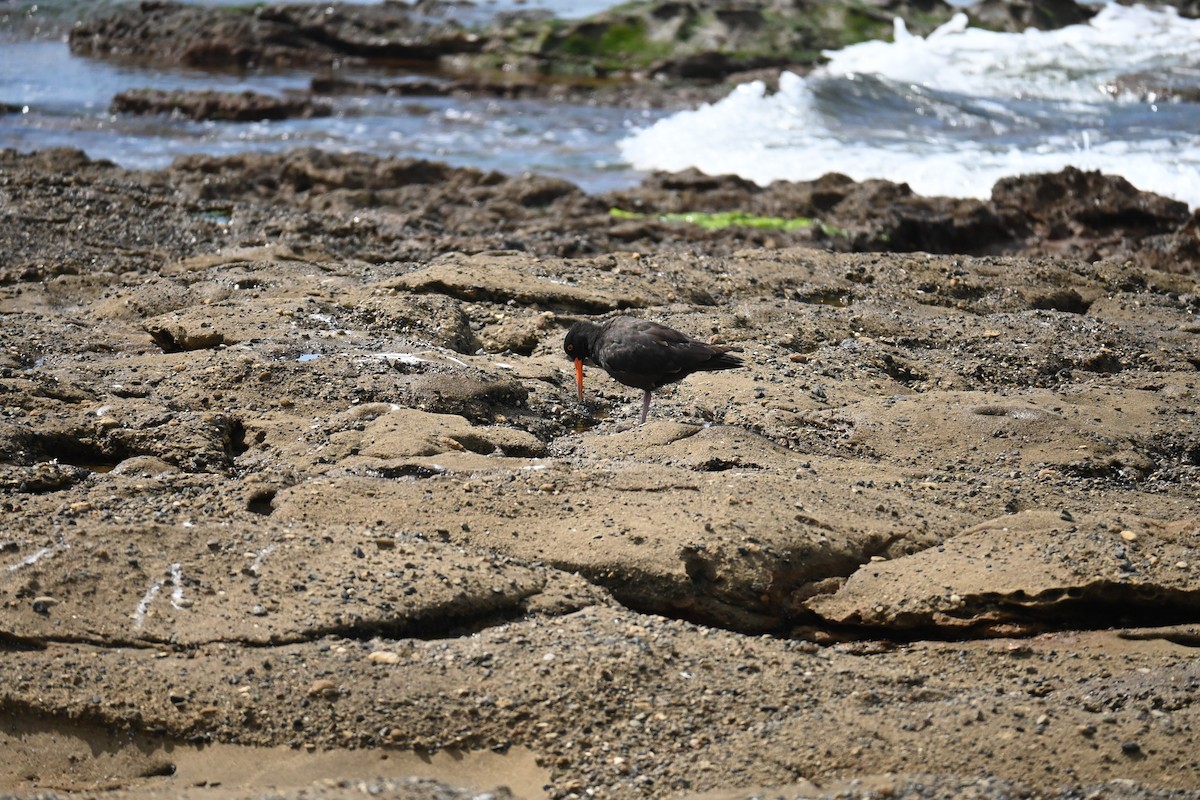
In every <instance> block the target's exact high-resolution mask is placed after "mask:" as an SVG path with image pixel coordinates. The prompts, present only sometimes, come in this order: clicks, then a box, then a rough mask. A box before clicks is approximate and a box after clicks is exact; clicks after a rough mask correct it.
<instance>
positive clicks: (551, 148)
mask: <svg viewBox="0 0 1200 800" xmlns="http://www.w3.org/2000/svg"><path fill="white" fill-rule="evenodd" d="M235 1H236V0H216V2H215V3H209V4H218V5H219V4H222V3H226V4H227V3H230V2H235ZM377 1H378V0H376V2H377ZM101 3H104V4H108V5H115V4H116V2H115V0H88V2H83V3H82V4H81V0H50V2H48V3H47V2H41V3H28V2H26V3H23V4H13V5H10V6H7V7H6V6H5V5H4V4H3V0H0V104H5V105H7V106H9V107H11V108H15V109H16V110H15V111H13V112H10V113H0V147H9V148H15V149H17V150H20V151H22V152H28V151H31V150H38V149H44V148H48V147H76V148H80V149H82V150H84V151H85V152H87V154H88V155H89V156H90V157H92V158H106V159H110V160H112V161H114V162H116V163H118V164H120V165H122V166H125V167H128V168H130V169H161V168H163V167H166V166H169V165H170V163H171V162H172V161H173V160H174V159H175V158H176V157H177V156H181V155H189V154H212V155H223V154H229V153H237V152H277V151H282V150H287V149H290V148H295V147H318V148H321V149H324V150H329V151H336V152H351V151H362V152H369V153H374V154H377V155H384V156H396V157H415V158H429V159H435V160H439V161H445V162H447V163H450V164H454V165H456V166H468V167H477V168H479V169H485V170H498V171H500V172H504V173H506V174H522V173H524V172H536V173H541V174H544V175H551V176H555V177H560V178H564V179H566V180H569V181H571V182H573V183H575V184H577V185H579V186H580V187H582V188H583V189H585V190H587V191H591V192H602V191H607V190H610V189H615V188H619V187H625V186H629V185H632V184H635V183H637V181H638V180H640V179H641V177H642V175H643V173H641V172H639V171H636V170H633V169H632V168H630V167H629V165H628V164H626V163H625V162H624V161H623V160H622V159H621V156H620V152H619V150H618V149H617V142H619V141H620V140H621V139H622V138H624V137H626V136H628V135H629V134H630V133H631V132H633V131H634V130H636V129H637V128H638V127H644V126H645V125H647V124H649V123H651V122H653V121H655V120H657V119H659V118H661V117H662V116H664V114H663V113H661V112H642V111H638V110H631V109H614V108H601V107H594V106H590V105H582V104H581V105H574V104H569V103H546V102H540V101H536V100H511V101H510V100H497V99H493V98H479V99H470V100H459V99H453V98H440V97H429V98H403V97H377V96H370V97H334V98H329V100H330V102H331V103H332V104H333V106H334V115H333V116H332V117H324V118H318V119H307V120H282V121H264V122H258V123H231V122H193V121H191V120H186V119H177V118H172V117H167V116H129V115H117V114H111V113H109V110H108V109H109V105H110V103H111V101H112V98H113V96H114V95H115V94H117V93H118V92H121V91H125V90H129V89H135V88H142V87H149V88H159V89H195V90H200V89H217V90H221V91H231V92H237V91H243V90H253V91H258V92H263V93H266V94H274V95H280V94H283V93H286V92H290V91H305V90H307V88H308V86H309V82H310V81H311V79H312V78H313V76H314V75H315V74H317V73H315V72H306V71H302V70H292V71H253V72H248V73H244V74H234V73H214V72H205V71H201V70H186V69H175V70H170V69H167V70H164V69H158V68H145V67H139V66H135V65H126V64H118V63H115V62H110V61H103V60H94V59H85V58H78V57H76V56H74V55H72V54H71V52H70V50H69V48H68V46H67V44H66V41H65V38H64V35H63V30H64V29H65V28H64V25H69V21H70V20H72V19H74V18H75V16H76V15H77V14H79V13H80V10H81V8H82V9H85V10H93V9H94V8H95V6H97V5H99V4H101ZM16 5H19V6H20V7H19V8H14V6H16ZM608 5H611V2H610V0H582V2H575V1H574V0H484V1H483V2H481V3H479V4H478V5H477V8H476V9H475V11H474V12H473V13H478V14H485V13H496V12H499V11H506V10H512V9H514V8H526V9H528V8H545V9H547V10H549V11H551V12H554V13H557V14H558V15H559V16H574V15H580V14H587V13H592V12H594V11H597V10H601V9H603V8H604V7H606V6H608ZM5 12H7V14H8V21H7V24H6V23H5V22H4V13H5ZM339 74H340V75H341V76H343V77H346V78H349V79H362V80H367V81H377V82H392V81H397V80H403V79H404V77H405V76H404V75H403V74H402V73H397V72H395V71H387V72H384V71H366V70H364V71H343V72H341V73H339Z"/></svg>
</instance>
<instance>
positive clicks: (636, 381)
mask: <svg viewBox="0 0 1200 800" xmlns="http://www.w3.org/2000/svg"><path fill="white" fill-rule="evenodd" d="M563 350H565V351H566V352H567V355H568V356H570V357H571V358H572V359H573V360H574V361H575V383H576V385H578V387H579V402H581V403H582V402H583V362H584V361H585V360H590V361H592V362H593V363H595V364H598V365H599V366H600V367H601V368H603V370H604V371H605V372H607V373H608V374H609V375H611V376H612V377H613V378H614V379H615V380H617V381H619V382H621V383H623V384H625V385H626V386H633V387H636V388H638V389H641V390H642V391H644V392H645V395H644V396H643V397H642V419H641V421H642V423H645V421H646V414H647V413H649V411H650V393H651V392H652V391H653V390H655V389H657V388H659V387H660V386H665V385H667V384H668V383H674V382H675V381H678V380H683V379H684V378H686V377H687V376H688V375H691V374H692V373H693V372H708V371H713V370H720V369H733V368H734V367H740V366H742V360H741V359H740V358H738V357H737V356H734V355H730V351H738V352H740V351H741V348H740V347H728V346H725V345H715V344H707V343H705V342H702V341H700V340H699V339H693V338H692V337H691V336H688V335H687V334H686V333H680V332H679V331H677V330H675V329H674V328H668V327H667V326H666V325H659V324H658V323H657V322H650V321H649V320H644V319H638V318H637V317H614V318H613V319H610V320H608V321H606V322H601V323H599V324H597V323H595V322H586V321H583V322H576V323H575V324H574V325H572V326H571V328H570V329H569V330H568V331H567V338H566V339H565V340H564V341H563Z"/></svg>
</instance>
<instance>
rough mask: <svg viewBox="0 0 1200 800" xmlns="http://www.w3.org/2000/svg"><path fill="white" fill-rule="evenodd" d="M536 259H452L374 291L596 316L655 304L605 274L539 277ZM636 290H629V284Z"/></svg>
mask: <svg viewBox="0 0 1200 800" xmlns="http://www.w3.org/2000/svg"><path fill="white" fill-rule="evenodd" d="M540 262H541V259H535V258H530V257H529V256H524V255H515V254H514V255H502V256H499V257H497V256H473V257H472V256H460V255H457V254H452V255H449V256H444V257H442V258H440V259H438V260H436V261H435V262H434V263H433V264H431V265H430V266H428V267H424V268H422V269H419V270H416V271H414V272H411V273H409V274H407V275H404V276H401V277H399V278H396V279H395V280H393V281H390V282H387V283H384V284H381V285H380V286H379V288H380V289H389V288H390V289H393V290H404V291H409V292H419V293H437V294H447V295H450V296H452V297H457V298H459V299H463V300H476V301H478V300H487V301H491V302H497V303H506V302H508V301H510V300H511V301H513V302H516V303H520V304H521V305H522V306H532V307H534V308H542V309H554V310H559V311H573V312H577V313H585V314H602V313H604V312H605V311H614V310H616V309H620V308H640V307H643V306H647V305H651V304H653V303H655V302H661V300H662V295H658V294H656V293H653V289H652V288H651V287H650V286H649V285H646V283H647V282H645V281H640V280H636V279H635V280H634V281H630V280H629V277H628V276H625V277H624V278H619V277H618V276H620V275H621V274H622V273H621V272H620V271H619V270H618V271H617V273H616V274H615V275H614V274H611V273H610V274H608V275H605V273H604V272H601V271H595V270H586V271H582V270H581V277H582V278H583V279H582V280H581V281H580V285H572V284H570V283H564V282H562V281H561V280H550V279H548V278H544V277H540V276H539V275H538V273H539V272H541V271H542V270H541V268H540V267H539V263H540ZM631 283H632V284H634V285H635V286H638V288H641V289H642V291H640V292H639V291H636V290H635V291H632V292H631V291H630V284H631Z"/></svg>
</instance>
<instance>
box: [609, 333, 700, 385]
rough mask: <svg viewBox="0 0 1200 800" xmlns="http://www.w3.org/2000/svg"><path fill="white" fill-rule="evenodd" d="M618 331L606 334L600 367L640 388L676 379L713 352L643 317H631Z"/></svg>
mask: <svg viewBox="0 0 1200 800" xmlns="http://www.w3.org/2000/svg"><path fill="white" fill-rule="evenodd" d="M613 333H614V334H616V332H615V331H614V332H613ZM621 333H622V334H623V335H609V336H606V337H605V342H604V347H603V349H602V354H601V355H602V359H601V362H600V366H602V367H603V368H604V369H605V371H607V372H608V374H610V375H612V376H613V377H614V378H616V379H617V380H618V381H620V382H621V383H624V384H626V385H628V386H636V387H638V388H640V389H656V388H658V387H659V386H663V385H664V384H668V383H671V382H672V381H676V380H679V379H680V378H682V377H684V376H685V375H688V374H689V373H691V372H694V371H696V369H698V368H701V367H700V365H702V364H703V363H705V362H706V361H709V360H710V359H712V358H713V356H714V355H716V353H714V350H713V348H712V347H711V346H710V345H707V344H705V343H704V342H701V341H698V340H696V339H693V338H692V337H690V336H687V335H686V334H683V333H680V332H679V331H677V330H674V329H672V328H668V327H665V326H663V325H658V324H656V323H653V322H649V321H646V320H631V321H630V323H629V324H628V325H627V326H626V329H625V330H624V331H622V332H621Z"/></svg>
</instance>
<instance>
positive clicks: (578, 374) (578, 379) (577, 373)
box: [575, 358, 583, 403]
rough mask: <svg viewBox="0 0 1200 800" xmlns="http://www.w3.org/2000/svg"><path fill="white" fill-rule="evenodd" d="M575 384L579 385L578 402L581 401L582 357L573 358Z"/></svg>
mask: <svg viewBox="0 0 1200 800" xmlns="http://www.w3.org/2000/svg"><path fill="white" fill-rule="evenodd" d="M575 385H576V386H578V387H579V402H581V403H582V402H583V359H582V358H577V359H575Z"/></svg>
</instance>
